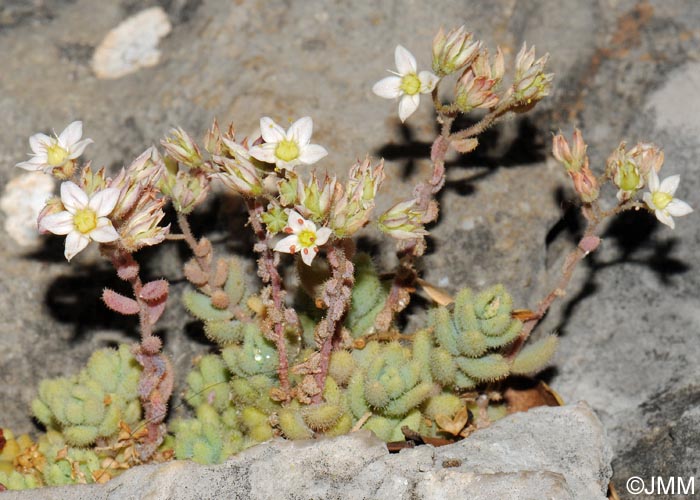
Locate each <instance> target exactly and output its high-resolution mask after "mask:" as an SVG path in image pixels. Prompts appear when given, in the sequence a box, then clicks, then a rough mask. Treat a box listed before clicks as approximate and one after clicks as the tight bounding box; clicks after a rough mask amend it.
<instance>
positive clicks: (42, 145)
mask: <svg viewBox="0 0 700 500" xmlns="http://www.w3.org/2000/svg"><path fill="white" fill-rule="evenodd" d="M51 140H52V139H51V137H49V136H48V135H46V134H34V135H33V136H31V137H30V138H29V147H30V148H32V151H33V152H34V153H37V154H41V153H44V154H46V148H47V146H48V145H49V144H51Z"/></svg>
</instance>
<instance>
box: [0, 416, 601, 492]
mask: <svg viewBox="0 0 700 500" xmlns="http://www.w3.org/2000/svg"><path fill="white" fill-rule="evenodd" d="M611 456H612V452H611V450H610V447H609V445H608V442H607V440H606V436H605V431H604V430H603V427H602V425H601V424H600V421H599V420H598V418H597V417H596V416H595V414H594V413H593V412H592V411H591V409H590V408H589V407H588V405H586V404H583V403H580V404H578V405H571V406H565V407H557V408H551V407H543V408H537V409H534V410H531V411H529V412H526V413H518V414H514V415H512V416H510V417H508V418H505V419H503V420H501V421H499V422H497V423H496V424H494V425H493V426H491V427H490V428H487V429H484V430H481V431H479V432H477V433H475V434H473V435H472V436H471V437H470V438H469V439H466V440H464V441H461V442H460V443H457V444H454V445H450V446H443V447H439V448H433V447H432V446H419V447H416V448H413V449H408V450H403V451H401V452H400V453H399V454H398V455H390V454H389V452H388V451H387V448H386V445H385V444H384V443H383V442H381V441H379V440H378V439H377V438H376V437H374V435H373V434H371V433H369V432H367V431H360V432H357V433H353V434H349V435H346V436H341V437H338V438H334V439H326V440H321V441H317V442H314V441H296V442H295V441H282V440H276V441H270V442H267V443H264V444H262V445H258V446H256V447H254V448H250V449H248V450H247V451H245V452H243V453H240V454H239V455H236V456H235V457H233V458H231V459H229V460H228V461H227V462H225V463H223V464H221V465H217V466H208V467H204V466H200V465H197V464H195V463H193V462H181V461H175V462H169V463H166V464H163V465H158V466H156V465H149V466H143V467H137V468H135V469H131V470H129V471H127V472H125V473H124V474H122V475H121V476H119V477H118V478H116V479H114V480H112V481H110V482H109V483H107V484H104V485H89V486H69V487H63V488H46V489H40V490H34V491H27V492H7V493H4V494H3V500H5V498H7V500H25V499H27V500H28V499H29V498H31V499H33V500H49V499H51V498H61V499H63V500H88V499H89V500H117V499H119V500H131V499H134V500H136V499H143V498H148V499H150V500H160V499H162V500H166V499H168V500H190V499H191V500H195V499H197V500H203V499H220V498H250V499H297V498H324V499H336V498H337V499H357V500H361V499H367V498H372V499H392V500H404V499H405V500H409V499H410V500H413V499H426V500H427V499H436V500H437V499H440V500H448V499H458V498H470V499H474V500H481V499H483V500H486V499H493V498H498V499H501V500H542V499H543V498H547V499H552V500H565V499H572V500H573V499H581V500H598V499H605V498H606V496H605V492H606V490H607V485H608V481H609V479H610V475H611V473H612V471H611V468H610V459H611Z"/></svg>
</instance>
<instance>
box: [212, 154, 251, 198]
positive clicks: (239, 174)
mask: <svg viewBox="0 0 700 500" xmlns="http://www.w3.org/2000/svg"><path fill="white" fill-rule="evenodd" d="M213 161H214V164H215V165H217V166H219V167H221V169H222V171H221V172H219V173H217V174H214V175H213V176H212V177H213V178H216V179H219V180H220V181H221V182H223V183H224V185H225V186H226V187H227V188H229V189H231V190H232V191H236V192H237V193H239V194H241V195H242V196H247V197H253V198H254V197H256V196H259V195H260V194H262V192H263V185H262V180H261V179H260V177H259V175H258V171H257V169H256V168H255V167H254V166H253V164H252V163H250V162H249V161H247V160H245V159H243V158H237V159H235V160H234V159H231V158H226V157H223V156H215V157H214V158H213Z"/></svg>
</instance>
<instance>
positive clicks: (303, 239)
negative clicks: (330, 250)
mask: <svg viewBox="0 0 700 500" xmlns="http://www.w3.org/2000/svg"><path fill="white" fill-rule="evenodd" d="M297 238H299V243H300V244H301V246H303V247H304V248H309V247H312V246H314V243H316V232H315V231H311V230H310V229H303V230H302V231H301V232H300V233H299V235H298V236H297Z"/></svg>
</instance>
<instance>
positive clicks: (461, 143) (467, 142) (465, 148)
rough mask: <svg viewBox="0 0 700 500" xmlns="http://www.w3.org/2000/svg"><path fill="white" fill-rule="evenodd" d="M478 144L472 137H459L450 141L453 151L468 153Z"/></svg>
mask: <svg viewBox="0 0 700 500" xmlns="http://www.w3.org/2000/svg"><path fill="white" fill-rule="evenodd" d="M478 145H479V141H478V140H476V139H475V138H473V137H467V138H466V139H459V140H456V141H452V142H450V146H452V147H453V148H454V149H455V151H458V152H460V153H469V152H470V151H474V150H475V149H476V147H477V146H478Z"/></svg>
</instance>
